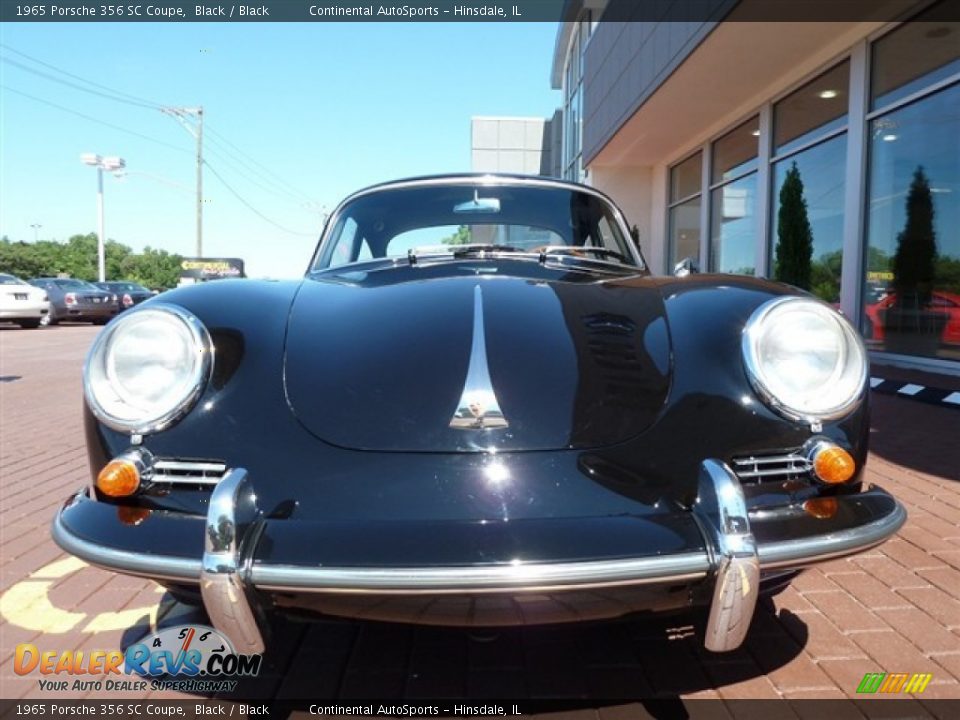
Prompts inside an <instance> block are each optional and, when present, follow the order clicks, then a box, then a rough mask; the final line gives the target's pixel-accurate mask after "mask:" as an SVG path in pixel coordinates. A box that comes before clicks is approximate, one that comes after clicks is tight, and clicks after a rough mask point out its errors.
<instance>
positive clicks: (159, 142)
mask: <svg viewBox="0 0 960 720" xmlns="http://www.w3.org/2000/svg"><path fill="white" fill-rule="evenodd" d="M0 88H3V89H4V90H6V91H7V92H12V93H16V94H17V95H22V96H23V97H25V98H29V99H31V100H33V101H34V102H38V103H43V104H44V105H49V106H50V107H54V108H57V109H58V110H62V111H63V112H67V113H70V114H71V115H76V116H77V117H81V118H83V119H84V120H89V121H90V122H94V123H97V124H98V125H105V126H106V127H108V128H112V129H114V130H118V131H119V132H123V133H127V134H128V135H135V136H136V137H138V138H141V139H143V140H147V141H149V142H152V143H156V144H157V145H163V146H164V147H167V148H170V149H171V150H176V151H177V152H182V153H188V154H190V151H189V150H186V149H185V148H182V147H177V146H176V145H172V144H170V143H168V142H164V141H163V140H157V139H156V138H152V137H150V136H149V135H144V134H143V133H138V132H136V131H135V130H128V129H127V128H125V127H120V126H119V125H114V124H113V123H110V122H107V121H105V120H99V119H97V118H95V117H91V116H90V115H85V114H84V113H82V112H77V111H76V110H71V109H70V108H68V107H64V106H63V105H58V104H57V103H54V102H50V101H49V100H44V99H43V98H38V97H37V96H36V95H31V94H30V93H25V92H23V91H22V90H17V89H15V88H12V87H10V86H9V85H4V84H2V83H0Z"/></svg>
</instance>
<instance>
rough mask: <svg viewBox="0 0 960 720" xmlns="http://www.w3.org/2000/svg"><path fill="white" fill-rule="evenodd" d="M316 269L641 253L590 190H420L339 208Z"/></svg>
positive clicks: (388, 192) (386, 193)
mask: <svg viewBox="0 0 960 720" xmlns="http://www.w3.org/2000/svg"><path fill="white" fill-rule="evenodd" d="M330 228H331V229H330V231H329V233H328V234H327V235H325V237H324V241H323V246H322V247H321V250H320V252H319V253H318V255H317V257H316V260H315V262H314V265H313V269H314V270H321V269H324V268H327V267H336V266H339V265H344V264H347V263H352V262H357V261H359V260H361V259H363V258H365V257H366V256H367V253H368V252H369V256H370V257H373V258H384V257H402V256H404V255H406V254H407V252H408V251H409V250H411V249H413V248H421V247H436V246H444V245H446V246H454V245H462V244H497V245H505V246H509V247H513V248H517V249H518V250H521V251H531V250H536V249H538V248H541V247H544V246H547V245H550V246H555V245H561V246H568V247H583V246H588V247H600V248H604V249H608V250H610V251H611V252H612V253H614V255H610V256H607V257H605V258H604V259H611V260H613V261H615V262H623V263H624V264H627V265H636V264H637V262H636V260H635V258H636V254H635V252H634V250H633V247H632V245H631V244H630V243H629V241H628V239H627V238H626V237H625V234H624V232H623V230H622V228H621V226H620V223H619V222H618V220H617V219H616V215H615V211H614V209H613V207H612V206H611V205H610V204H609V203H607V202H606V201H604V200H603V198H601V197H599V196H597V195H594V194H592V193H590V192H587V191H585V190H579V189H577V188H576V187H570V188H567V187H564V186H552V185H535V184H530V185H509V184H505V185H483V186H478V185H475V184H471V183H468V182H465V183H463V184H459V183H450V184H449V185H445V184H440V185H429V186H420V185H413V186H409V187H397V188H383V189H382V190H373V191H371V192H368V193H365V194H361V195H359V196H357V197H355V198H354V199H352V200H348V201H347V202H346V203H345V204H344V205H342V206H341V207H340V208H338V209H337V211H336V215H335V220H334V222H333V223H332V224H331V226H330Z"/></svg>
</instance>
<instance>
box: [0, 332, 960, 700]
mask: <svg viewBox="0 0 960 720" xmlns="http://www.w3.org/2000/svg"><path fill="white" fill-rule="evenodd" d="M98 331H99V328H95V327H92V326H85V325H77V326H69V325H66V326H61V327H56V328H49V329H43V330H32V331H21V330H19V329H16V328H12V327H3V326H0V592H2V596H0V697H3V698H46V699H50V696H49V693H44V692H42V691H41V690H40V689H39V687H38V682H37V680H38V678H37V675H36V674H33V675H30V676H24V677H21V676H17V675H16V674H15V672H14V670H13V653H14V648H15V647H16V645H17V644H18V643H23V642H33V643H35V644H37V645H38V646H42V648H41V649H55V650H68V649H76V650H85V651H89V650H94V649H118V648H121V647H123V646H125V644H127V643H129V642H131V641H133V640H136V639H139V637H140V636H142V635H143V634H145V633H146V631H147V630H148V628H149V626H150V624H151V623H157V622H160V623H161V624H163V625H175V624H180V623H181V622H185V621H187V620H196V619H199V618H198V615H197V613H196V611H194V610H192V609H191V608H189V607H187V606H184V605H180V604H177V603H176V602H174V601H173V600H172V598H170V597H169V596H168V595H165V594H164V593H163V592H162V591H161V590H160V588H159V587H157V586H156V585H154V584H153V583H151V582H148V581H145V580H139V579H136V578H129V577H123V576H119V575H113V574H111V573H108V572H105V571H102V570H98V569H96V568H92V567H87V566H85V565H84V564H83V563H82V562H80V561H79V560H76V559H73V558H71V557H69V556H67V555H65V554H64V553H62V552H61V551H60V550H59V549H58V548H57V547H56V546H55V545H54V543H53V542H52V541H51V540H50V537H49V532H48V526H49V523H50V520H51V518H52V516H53V513H54V512H55V510H56V508H57V507H58V506H59V504H60V503H61V502H62V501H63V500H64V499H65V498H66V497H67V496H68V495H69V494H70V493H71V492H73V491H75V490H76V489H77V488H78V487H80V486H81V485H82V484H84V483H85V482H88V481H89V474H88V468H87V460H86V454H85V450H84V439H83V428H82V422H81V400H80V367H81V364H82V361H83V357H84V354H85V352H86V350H87V348H88V346H89V344H90V342H91V341H92V339H93V338H94V336H95V335H96V333H97V332H98ZM882 370H883V369H875V371H874V374H875V375H876V374H880V375H883V372H879V371H882ZM891 372H893V371H891ZM893 374H897V373H896V372H893ZM899 375H903V373H899ZM957 380H958V379H956V378H954V379H944V378H932V379H931V378H929V377H928V378H927V381H928V382H929V383H930V384H936V383H937V382H940V383H941V385H943V383H945V382H946V383H950V382H952V383H954V384H956V385H958V387H956V388H955V389H957V390H960V383H958V382H957ZM872 402H873V422H872V454H871V458H870V463H869V466H868V471H867V475H868V481H870V482H874V483H877V484H879V485H882V486H884V487H885V488H887V489H889V490H891V491H892V492H893V493H894V494H895V495H897V497H898V498H900V499H901V501H903V502H904V504H905V505H906V506H907V508H908V511H909V513H910V519H909V521H908V523H907V525H906V526H905V527H904V528H903V529H902V530H901V532H900V533H899V535H898V536H897V537H896V538H895V539H893V540H891V541H890V542H888V543H886V544H885V545H883V546H881V547H880V548H877V549H875V550H872V551H870V552H869V553H867V554H863V555H859V556H857V557H854V558H851V559H846V560H838V561H834V562H831V563H828V564H825V565H821V566H820V567H818V568H816V569H813V570H810V571H808V572H806V573H804V574H803V575H801V576H800V577H799V578H798V579H797V580H796V581H795V582H794V584H793V586H792V587H791V588H789V589H788V590H787V591H785V592H784V593H782V594H780V595H779V596H777V597H776V598H774V599H772V601H765V602H762V604H761V607H760V608H759V609H758V612H757V616H756V618H755V621H754V624H753V626H752V628H751V631H750V634H749V637H748V641H747V643H746V646H745V647H744V648H741V649H740V650H738V651H737V652H734V653H729V654H725V655H712V654H710V653H707V652H706V651H704V650H703V649H702V647H701V639H700V638H699V637H698V632H699V631H700V628H701V626H702V622H703V621H702V618H698V617H689V616H679V617H675V618H670V619H666V620H659V621H656V622H654V621H649V620H635V619H631V620H624V621H619V622H611V623H603V624H595V625H590V626H576V627H573V626H558V627H541V628H525V629H516V630H508V631H504V632H500V633H499V634H498V635H496V636H488V637H477V636H471V635H470V634H468V633H467V632H466V631H462V630H458V629H443V628H419V627H408V626H399V625H385V624H377V623H362V622H356V623H353V622H337V621H330V622H324V623H316V624H298V623H294V622H287V621H277V622H276V623H275V626H274V628H273V630H274V639H273V644H272V645H271V647H270V649H269V650H268V654H267V656H266V658H265V661H266V663H265V664H266V669H265V671H264V672H263V673H261V675H260V677H258V678H256V679H255V680H252V681H249V682H248V683H246V684H244V686H243V687H242V689H241V691H242V692H241V694H242V695H244V696H246V697H249V698H253V697H258V698H264V699H266V698H273V697H280V698H300V699H304V701H305V702H307V701H317V700H322V699H333V698H351V699H356V698H363V697H370V698H384V697H391V698H408V699H415V698H430V697H472V698H510V697H562V698H586V699H593V700H595V701H596V702H595V705H594V709H586V710H584V709H578V710H576V711H575V713H574V714H576V715H577V716H580V717H585V718H587V717H597V715H598V713H599V715H601V716H603V717H616V716H618V714H619V713H621V712H623V711H624V704H625V702H626V701H619V702H618V698H626V699H629V698H636V697H662V698H681V699H688V698H721V699H724V700H732V699H739V698H830V699H839V698H846V697H854V696H856V688H857V686H858V684H859V683H860V681H861V679H862V678H863V676H864V674H865V673H867V672H907V673H931V674H932V679H931V681H930V683H929V685H928V686H927V687H926V690H925V691H924V692H923V694H922V695H920V696H917V697H918V699H920V700H921V701H923V700H928V699H936V698H950V699H960V410H957V409H950V408H945V407H936V406H933V405H929V404H924V403H922V402H918V401H916V400H911V399H906V398H901V397H890V396H883V395H879V394H875V395H874V397H873V398H872ZM108 695H109V697H118V696H119V697H122V696H123V695H124V693H116V692H111V693H105V692H102V693H97V692H95V691H94V692H85V691H75V692H67V693H58V695H57V697H58V698H67V697H98V696H108ZM128 696H129V697H135V696H136V697H141V696H142V694H137V695H134V694H128ZM150 697H187V696H177V695H175V694H173V695H159V694H153V695H151V696H150ZM863 697H864V696H860V699H862V698H863ZM886 700H888V698H877V699H876V700H875V701H877V702H884V701H886ZM720 707H722V706H720ZM627 709H628V710H629V707H628V708H627ZM928 711H929V712H930V713H931V714H933V715H935V714H939V711H938V710H937V709H936V708H933V707H928ZM622 716H623V717H627V715H622Z"/></svg>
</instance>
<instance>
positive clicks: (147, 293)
mask: <svg viewBox="0 0 960 720" xmlns="http://www.w3.org/2000/svg"><path fill="white" fill-rule="evenodd" d="M94 285H96V286H97V287H98V288H100V289H101V290H106V291H107V292H110V293H113V294H114V295H116V297H117V312H123V311H124V310H127V309H129V308H132V307H133V306H134V305H139V304H140V303H142V302H143V301H144V300H149V299H150V298H152V297H153V296H154V292H153V291H152V290H147V289H146V288H145V287H143V285H137V284H136V283H132V282H127V281H125V280H110V281H107V282H98V283H94Z"/></svg>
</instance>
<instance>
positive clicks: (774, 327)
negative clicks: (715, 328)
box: [741, 295, 868, 424]
mask: <svg viewBox="0 0 960 720" xmlns="http://www.w3.org/2000/svg"><path fill="white" fill-rule="evenodd" d="M741 349H742V354H743V362H744V366H745V368H746V373H747V377H748V378H749V380H750V384H751V385H752V386H753V388H754V390H755V391H756V392H757V394H758V395H759V396H760V397H761V398H762V399H763V401H764V402H765V403H766V404H767V405H768V406H770V407H771V408H773V409H774V410H775V411H776V412H778V413H779V414H781V415H782V416H784V417H786V418H787V419H789V420H794V421H803V422H809V423H811V424H818V423H820V422H822V421H824V420H834V419H837V418H839V417H843V416H844V415H847V414H849V413H850V412H851V411H852V410H853V409H855V408H856V407H857V406H859V404H860V403H861V402H862V401H863V397H864V395H865V392H866V385H867V376H868V367H867V354H866V349H865V348H864V345H863V341H862V340H861V339H860V336H859V334H858V333H857V332H856V330H854V329H853V327H852V326H851V325H850V323H848V322H847V321H846V320H845V319H844V318H843V316H841V315H840V314H839V313H837V312H836V311H835V310H834V309H833V308H831V307H829V306H828V305H825V304H824V303H822V302H820V301H818V300H814V299H810V298H805V297H798V296H793V295H791V296H785V297H778V298H774V299H773V300H769V301H767V302H765V303H764V304H762V305H761V306H760V307H758V308H757V309H756V310H755V311H754V312H753V314H752V315H751V316H750V319H749V320H748V321H747V324H746V325H745V326H744V329H743V335H742V339H741Z"/></svg>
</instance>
